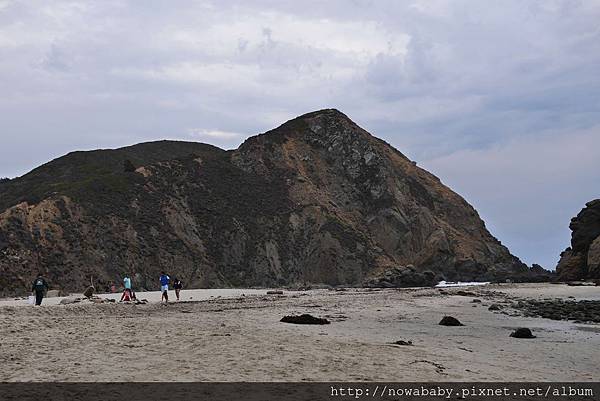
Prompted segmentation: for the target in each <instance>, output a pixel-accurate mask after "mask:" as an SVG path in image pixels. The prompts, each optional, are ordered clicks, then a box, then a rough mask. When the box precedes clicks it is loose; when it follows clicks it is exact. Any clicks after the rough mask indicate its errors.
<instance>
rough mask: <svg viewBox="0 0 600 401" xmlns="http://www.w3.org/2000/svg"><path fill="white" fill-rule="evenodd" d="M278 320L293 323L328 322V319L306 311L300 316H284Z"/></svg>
mask: <svg viewBox="0 0 600 401" xmlns="http://www.w3.org/2000/svg"><path fill="white" fill-rule="evenodd" d="M280 321H281V322H283V323H293V324H329V320H327V319H323V318H320V317H314V316H312V315H309V314H306V313H305V314H303V315H300V316H284V317H283V318H281V320H280Z"/></svg>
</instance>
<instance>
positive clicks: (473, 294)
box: [453, 290, 477, 297]
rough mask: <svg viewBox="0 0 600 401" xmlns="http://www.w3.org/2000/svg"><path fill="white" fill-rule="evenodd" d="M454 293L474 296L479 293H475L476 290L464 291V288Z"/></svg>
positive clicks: (462, 295)
mask: <svg viewBox="0 0 600 401" xmlns="http://www.w3.org/2000/svg"><path fill="white" fill-rule="evenodd" d="M453 295H459V296H461V297H474V296H476V295H477V294H475V293H474V292H472V291H464V290H459V291H456V292H455V293H454V294H453Z"/></svg>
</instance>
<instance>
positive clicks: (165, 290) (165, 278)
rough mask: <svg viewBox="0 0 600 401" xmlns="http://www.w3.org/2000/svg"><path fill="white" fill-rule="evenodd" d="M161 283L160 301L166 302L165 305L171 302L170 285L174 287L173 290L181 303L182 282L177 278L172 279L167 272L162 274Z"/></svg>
mask: <svg viewBox="0 0 600 401" xmlns="http://www.w3.org/2000/svg"><path fill="white" fill-rule="evenodd" d="M159 281H160V292H161V297H160V301H161V302H164V303H167V302H169V284H172V285H173V289H174V290H175V296H176V297H177V300H178V301H179V293H180V291H181V289H182V288H183V284H182V283H181V281H180V280H179V279H177V278H173V279H171V277H170V276H169V275H168V274H167V273H165V272H161V273H160V278H159Z"/></svg>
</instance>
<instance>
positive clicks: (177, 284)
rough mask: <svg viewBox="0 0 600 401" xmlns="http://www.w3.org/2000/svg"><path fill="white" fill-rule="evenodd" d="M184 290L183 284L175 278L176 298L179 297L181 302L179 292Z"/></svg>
mask: <svg viewBox="0 0 600 401" xmlns="http://www.w3.org/2000/svg"><path fill="white" fill-rule="evenodd" d="M182 288H183V284H182V283H181V281H180V280H179V279H178V278H173V289H174V290H175V296H176V297H177V300H178V301H179V292H180V291H181V289H182Z"/></svg>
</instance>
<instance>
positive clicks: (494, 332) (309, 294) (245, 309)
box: [0, 284, 600, 381]
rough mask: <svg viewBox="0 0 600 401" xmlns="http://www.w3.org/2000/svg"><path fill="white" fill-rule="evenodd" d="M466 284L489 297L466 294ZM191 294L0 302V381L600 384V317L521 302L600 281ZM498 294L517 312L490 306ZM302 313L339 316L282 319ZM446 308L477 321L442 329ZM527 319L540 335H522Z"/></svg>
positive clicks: (585, 290) (580, 290)
mask: <svg viewBox="0 0 600 401" xmlns="http://www.w3.org/2000/svg"><path fill="white" fill-rule="evenodd" d="M461 290H462V291H471V292H473V293H475V294H476V295H475V296H460V295H455V294H456V293H457V292H458V291H461ZM211 291H212V292H211ZM182 294H183V297H182V300H185V301H183V302H179V303H170V304H169V305H166V306H165V305H161V304H160V303H159V302H158V300H159V297H160V295H159V294H158V293H156V294H154V293H139V294H138V297H139V298H146V299H148V301H149V303H148V304H147V305H124V304H114V303H111V304H109V303H107V304H93V303H90V302H87V301H86V302H82V303H78V304H73V305H56V303H57V302H58V301H59V299H47V300H45V305H44V306H42V307H37V308H36V307H33V306H30V305H27V304H26V302H25V301H22V300H20V301H14V300H8V301H0V320H1V321H2V322H3V324H2V325H1V326H0V338H2V341H1V342H0V359H1V360H2V361H3V363H2V364H1V365H0V381H361V380H369V381H428V380H430V381H598V380H600V373H599V372H600V370H598V361H600V325H598V324H582V323H574V322H572V321H555V320H549V319H543V318H533V317H524V316H522V314H521V312H520V311H518V310H514V309H512V308H511V307H510V304H509V302H511V301H514V300H516V299H518V298H534V299H541V298H567V297H569V296H572V297H575V298H576V299H600V287H568V286H566V285H551V284H523V285H515V284H510V285H509V284H502V285H488V286H483V287H481V286H479V287H470V288H468V287H467V288H448V289H443V290H442V291H440V290H439V289H404V290H395V289H385V290H369V289H348V290H347V291H331V290H314V291H306V292H293V291H284V295H266V290H233V291H232V290H187V291H186V290H184V291H183V292H182ZM242 294H244V295H243V296H242ZM170 295H171V297H172V298H174V293H173V292H171V294H170ZM110 296H111V297H119V296H120V294H119V295H116V294H112V295H110ZM211 296H212V298H211ZM102 297H109V295H103V296H102ZM190 297H191V298H192V299H191V300H190ZM155 298H156V299H155ZM474 298H477V299H479V300H481V301H482V302H481V303H473V302H472V300H473V299H474ZM492 303H500V304H502V305H504V307H503V309H501V310H500V311H489V310H488V307H489V305H491V304H492ZM301 313H310V314H312V315H314V316H317V317H325V318H327V319H329V320H330V321H331V324H329V325H322V326H308V325H293V324H287V323H281V322H279V320H280V319H281V318H282V317H283V316H284V315H289V314H301ZM445 315H451V316H454V317H456V318H458V319H459V320H460V321H461V322H462V323H464V324H465V326H463V327H445V326H440V325H438V322H439V321H440V319H441V318H442V317H443V316H445ZM517 327H529V328H530V329H532V330H533V332H534V334H535V335H537V338H535V339H515V338H512V337H509V334H510V333H511V331H512V330H513V329H515V328H517ZM397 340H407V341H408V340H410V341H412V342H413V345H412V346H401V345H394V344H392V343H393V342H395V341H397Z"/></svg>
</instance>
